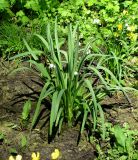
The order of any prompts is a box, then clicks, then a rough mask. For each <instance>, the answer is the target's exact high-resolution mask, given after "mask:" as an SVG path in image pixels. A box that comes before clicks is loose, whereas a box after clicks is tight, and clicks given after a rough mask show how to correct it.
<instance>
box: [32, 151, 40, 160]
mask: <svg viewBox="0 0 138 160" xmlns="http://www.w3.org/2000/svg"><path fill="white" fill-rule="evenodd" d="M32 160H40V153H39V152H37V154H36V153H34V152H33V153H32Z"/></svg>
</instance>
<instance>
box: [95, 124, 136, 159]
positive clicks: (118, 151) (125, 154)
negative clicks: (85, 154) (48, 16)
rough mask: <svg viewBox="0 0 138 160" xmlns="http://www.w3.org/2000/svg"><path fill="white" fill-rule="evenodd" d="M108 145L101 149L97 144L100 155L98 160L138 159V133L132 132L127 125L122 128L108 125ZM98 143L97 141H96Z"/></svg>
mask: <svg viewBox="0 0 138 160" xmlns="http://www.w3.org/2000/svg"><path fill="white" fill-rule="evenodd" d="M106 126H107V132H106V138H105V139H106V141H105V142H104V143H106V144H107V145H105V147H104V145H103V147H101V146H100V145H99V144H97V143H96V148H97V151H98V154H99V157H98V158H97V159H99V160H100V159H109V160H112V159H118V158H119V160H126V159H128V160H135V159H137V158H138V145H137V143H138V141H137V137H138V132H137V130H131V129H130V127H129V125H128V124H127V123H124V125H123V126H122V127H121V126H120V125H112V124H111V123H106ZM96 141H97V140H96Z"/></svg>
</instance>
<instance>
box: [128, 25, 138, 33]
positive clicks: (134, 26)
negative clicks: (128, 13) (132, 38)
mask: <svg viewBox="0 0 138 160" xmlns="http://www.w3.org/2000/svg"><path fill="white" fill-rule="evenodd" d="M136 28H137V26H136V25H133V26H128V27H127V30H128V31H131V32H134V31H135V30H136Z"/></svg>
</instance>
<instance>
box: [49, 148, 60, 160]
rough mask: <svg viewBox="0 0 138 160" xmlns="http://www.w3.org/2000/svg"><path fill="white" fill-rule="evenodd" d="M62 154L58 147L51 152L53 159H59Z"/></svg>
mask: <svg viewBox="0 0 138 160" xmlns="http://www.w3.org/2000/svg"><path fill="white" fill-rule="evenodd" d="M59 156H60V152H59V150H58V149H55V151H54V152H53V153H52V154H51V159H53V160H54V159H57V158H58V157H59Z"/></svg>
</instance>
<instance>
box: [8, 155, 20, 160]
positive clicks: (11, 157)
mask: <svg viewBox="0 0 138 160" xmlns="http://www.w3.org/2000/svg"><path fill="white" fill-rule="evenodd" d="M9 160H22V156H21V155H17V156H16V158H14V157H13V156H10V157H9Z"/></svg>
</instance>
